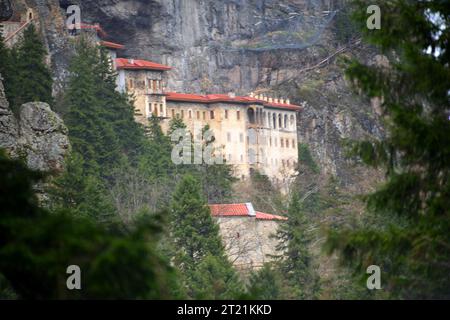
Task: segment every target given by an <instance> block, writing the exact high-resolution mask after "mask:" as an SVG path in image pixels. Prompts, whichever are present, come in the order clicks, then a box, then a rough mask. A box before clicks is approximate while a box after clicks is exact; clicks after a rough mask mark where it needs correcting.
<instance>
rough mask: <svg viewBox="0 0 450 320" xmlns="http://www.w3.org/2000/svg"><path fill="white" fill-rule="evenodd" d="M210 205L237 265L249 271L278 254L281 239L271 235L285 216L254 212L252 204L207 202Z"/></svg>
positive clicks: (229, 253)
mask: <svg viewBox="0 0 450 320" xmlns="http://www.w3.org/2000/svg"><path fill="white" fill-rule="evenodd" d="M209 208H210V210H211V215H212V216H213V217H214V218H215V219H216V221H217V223H218V224H219V227H220V234H221V237H222V239H223V243H224V246H225V249H226V252H227V255H228V257H229V259H230V260H231V261H232V262H233V264H234V265H235V267H236V268H238V269H239V270H241V271H243V272H251V271H252V270H254V269H258V268H260V267H262V266H263V265H264V263H267V262H269V261H271V260H272V257H273V256H275V255H277V247H278V245H279V244H280V242H279V241H280V240H279V239H277V238H276V237H274V235H275V234H276V232H277V230H278V227H279V225H280V223H285V222H286V221H287V220H288V219H287V218H286V217H283V216H279V215H274V214H269V213H263V212H259V211H256V210H255V209H254V208H253V205H252V204H251V203H233V204H210V205H209Z"/></svg>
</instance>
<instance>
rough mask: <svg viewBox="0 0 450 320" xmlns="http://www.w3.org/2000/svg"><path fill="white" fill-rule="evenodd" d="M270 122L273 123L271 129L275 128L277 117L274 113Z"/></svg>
mask: <svg viewBox="0 0 450 320" xmlns="http://www.w3.org/2000/svg"><path fill="white" fill-rule="evenodd" d="M272 122H273V128H274V129H276V128H277V115H276V114H275V113H273V114H272Z"/></svg>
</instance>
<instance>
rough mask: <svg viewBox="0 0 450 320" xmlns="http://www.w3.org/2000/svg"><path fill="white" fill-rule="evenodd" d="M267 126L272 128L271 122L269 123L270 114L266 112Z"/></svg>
mask: <svg viewBox="0 0 450 320" xmlns="http://www.w3.org/2000/svg"><path fill="white" fill-rule="evenodd" d="M267 126H268V127H269V128H270V127H272V121H270V112H267Z"/></svg>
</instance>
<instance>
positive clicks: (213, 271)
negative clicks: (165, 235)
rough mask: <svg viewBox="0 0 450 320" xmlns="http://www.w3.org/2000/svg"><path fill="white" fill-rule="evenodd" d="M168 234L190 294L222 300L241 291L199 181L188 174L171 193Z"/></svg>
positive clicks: (194, 296)
mask: <svg viewBox="0 0 450 320" xmlns="http://www.w3.org/2000/svg"><path fill="white" fill-rule="evenodd" d="M171 236H172V237H173V242H174V246H173V247H174V248H175V249H176V253H175V259H174V261H175V264H176V265H177V267H178V268H179V269H180V271H181V272H182V274H183V275H184V277H185V285H186V286H187V288H188V289H187V292H188V295H189V296H190V297H192V298H196V297H197V298H202V299H205V298H209V299H212V298H216V299H220V298H222V299H225V298H230V297H231V295H232V294H236V293H237V292H242V287H241V284H240V283H239V281H238V279H237V276H236V274H235V272H234V270H233V267H232V266H231V264H230V262H229V261H228V259H227V257H226V256H225V251H224V247H223V245H222V241H221V238H220V235H219V226H218V225H217V224H216V223H215V222H214V221H213V218H212V217H211V213H210V210H209V208H208V206H207V204H206V202H205V200H204V198H203V196H202V193H201V186H200V183H199V182H198V181H197V180H196V179H195V178H194V177H192V176H190V175H186V176H185V177H183V179H182V180H181V181H180V183H179V184H178V186H177V188H176V190H175V192H174V195H173V200H172V203H171ZM213 280H214V281H213Z"/></svg>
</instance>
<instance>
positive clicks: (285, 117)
mask: <svg viewBox="0 0 450 320" xmlns="http://www.w3.org/2000/svg"><path fill="white" fill-rule="evenodd" d="M287 126H288V116H287V114H285V115H284V128H285V129H286V128H287Z"/></svg>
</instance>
